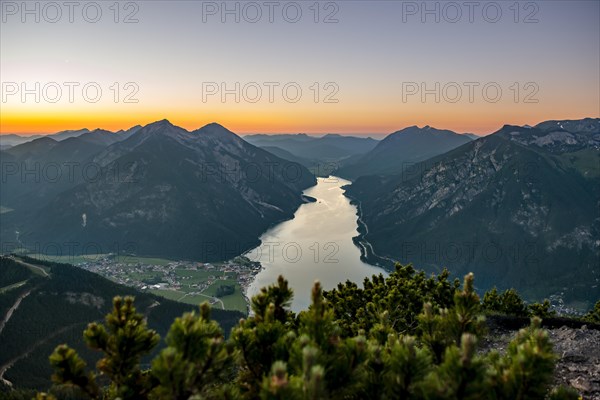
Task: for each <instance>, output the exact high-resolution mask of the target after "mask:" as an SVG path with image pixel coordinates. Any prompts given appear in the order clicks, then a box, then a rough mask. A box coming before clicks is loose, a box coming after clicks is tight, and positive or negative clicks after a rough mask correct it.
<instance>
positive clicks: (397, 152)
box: [337, 126, 473, 179]
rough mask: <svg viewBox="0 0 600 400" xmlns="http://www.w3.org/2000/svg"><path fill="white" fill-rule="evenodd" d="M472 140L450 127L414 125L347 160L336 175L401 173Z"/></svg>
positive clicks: (352, 176)
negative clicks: (415, 164)
mask: <svg viewBox="0 0 600 400" xmlns="http://www.w3.org/2000/svg"><path fill="white" fill-rule="evenodd" d="M471 140H473V139H472V138H471V137H470V136H467V135H459V134H457V133H454V132H452V131H448V130H439V129H435V128H432V127H429V126H426V127H424V128H419V127H417V126H411V127H409V128H405V129H402V130H400V131H398V132H394V133H392V134H390V135H389V136H387V137H386V138H385V139H383V140H382V141H381V142H379V144H377V146H376V147H375V148H374V149H373V150H371V151H369V152H368V153H366V154H365V155H363V156H362V157H354V158H352V159H349V160H347V161H346V162H344V163H343V164H342V167H341V168H340V170H339V171H338V172H337V174H338V175H339V176H341V177H343V178H348V179H356V178H357V177H359V176H365V175H378V174H395V173H400V172H401V171H402V169H403V168H410V165H411V164H413V163H416V162H419V161H424V160H427V159H428V158H431V157H434V156H436V155H438V154H443V153H445V152H447V151H450V150H452V149H454V148H456V147H458V146H461V145H463V144H465V143H468V142H470V141H471Z"/></svg>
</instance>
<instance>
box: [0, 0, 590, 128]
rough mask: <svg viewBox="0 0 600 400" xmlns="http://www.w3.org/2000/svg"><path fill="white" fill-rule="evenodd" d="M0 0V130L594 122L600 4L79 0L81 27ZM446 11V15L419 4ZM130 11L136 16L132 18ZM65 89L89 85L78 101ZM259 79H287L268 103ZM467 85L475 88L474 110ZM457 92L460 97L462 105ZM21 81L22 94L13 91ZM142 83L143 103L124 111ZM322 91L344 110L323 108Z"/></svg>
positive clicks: (50, 12) (76, 19)
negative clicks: (225, 91)
mask: <svg viewBox="0 0 600 400" xmlns="http://www.w3.org/2000/svg"><path fill="white" fill-rule="evenodd" d="M0 3H1V9H2V21H1V26H0V56H1V57H0V58H1V60H0V74H1V81H2V91H3V92H2V103H1V104H0V106H1V113H0V132H1V133H3V134H6V133H22V134H32V133H50V132H56V131H60V130H65V129H78V128H83V127H86V128H90V129H92V128H104V129H110V130H118V129H126V128H128V127H131V126H133V125H136V124H142V125H143V124H146V123H149V122H152V121H156V120H160V119H163V118H167V119H169V120H170V121H171V122H172V123H174V124H176V125H180V126H182V127H184V128H188V129H195V128H198V127H200V126H202V125H204V124H206V123H209V122H213V121H214V122H219V123H221V124H223V125H225V126H226V127H228V128H229V129H231V130H233V131H234V132H237V133H242V134H243V133H253V132H257V133H258V132H268V133H275V132H279V133H284V132H285V133H297V132H306V133H329V132H337V133H354V134H356V133H364V134H369V133H389V132H393V131H396V130H398V129H401V128H403V127H406V126H409V125H420V126H422V125H431V126H435V127H437V128H444V129H452V130H455V131H458V132H474V133H478V134H487V133H491V132H493V131H495V130H497V129H498V128H500V127H501V126H502V125H504V124H518V125H523V124H535V123H538V122H540V121H543V120H548V119H576V118H583V117H598V116H599V115H600V27H599V21H600V1H597V0H592V1H537V2H526V1H524V2H518V3H517V6H515V2H514V1H498V2H477V3H478V6H476V7H475V8H474V9H473V13H472V15H470V9H469V8H468V7H467V6H465V5H464V4H465V2H462V1H458V2H456V3H453V4H456V5H458V6H459V8H458V9H460V12H461V14H462V15H461V16H459V15H458V14H457V10H458V9H457V8H456V7H453V6H448V5H447V4H448V2H435V1H429V2H425V3H423V2H420V1H419V2H414V3H413V2H402V1H338V2H319V3H318V4H317V6H315V2H314V1H307V2H297V3H294V4H291V5H290V4H289V3H290V2H272V4H273V5H272V7H273V8H271V9H270V8H269V7H267V6H265V2H264V1H258V2H256V3H253V4H252V5H250V6H249V5H248V2H235V1H228V2H226V3H223V2H221V1H219V2H202V1H169V2H166V1H138V2H129V3H128V2H121V3H119V7H118V8H119V11H120V12H119V15H118V16H116V15H115V10H114V2H113V1H106V2H102V1H99V2H98V3H97V4H100V10H101V11H102V15H101V17H96V11H97V9H96V8H95V6H90V5H89V4H88V3H91V2H85V1H84V2H80V3H78V4H79V6H78V7H76V8H75V9H74V11H73V22H70V21H69V19H70V16H69V15H68V11H69V10H68V9H67V8H66V7H61V8H62V9H61V12H62V17H60V18H58V17H57V14H56V10H55V9H53V8H51V7H48V8H46V9H45V10H44V9H43V8H44V5H45V2H27V3H26V7H28V9H30V10H35V7H36V3H38V5H37V7H39V14H40V15H39V17H40V21H39V22H36V21H35V18H36V15H35V12H34V14H24V13H23V11H24V10H23V9H22V7H23V5H22V2H21V1H18V2H11V1H4V0H2V1H1V2H0ZM57 3H58V4H59V5H60V4H62V3H63V2H62V1H59V2H57ZM225 4H226V5H225ZM424 4H426V5H424ZM436 4H437V7H439V8H438V9H439V22H436V20H435V19H436V15H435V13H429V14H425V15H424V14H423V11H424V10H423V9H422V8H423V7H428V9H429V10H435V8H436ZM255 5H258V6H259V7H258V8H257V7H255ZM296 5H298V6H299V7H297V6H296ZM111 7H112V8H111ZM224 7H228V9H231V10H234V9H235V8H236V7H237V8H238V10H239V22H236V21H235V19H236V15H235V14H226V15H224V16H223V15H222V9H223V8H224ZM415 7H416V10H415ZM83 8H86V10H87V11H86V13H84V11H83ZM258 9H260V10H261V13H262V17H260V18H258V15H257V14H256V12H257V10H258ZM284 9H285V12H284ZM316 9H318V10H319V13H318V15H316V14H315V11H316ZM298 10H301V12H302V16H298V14H296V13H297V11H298ZM498 10H500V12H501V13H502V14H501V15H498V14H497V12H498ZM517 10H518V13H517ZM269 11H273V14H272V16H271V15H269ZM132 13H133V15H132V16H131V18H130V19H131V20H136V19H137V20H138V22H133V23H124V20H125V19H126V18H127V16H128V15H130V14H132ZM115 17H117V20H118V21H119V22H118V23H116V22H115ZM223 17H225V18H226V20H225V22H223V21H222V18H223ZM271 17H272V19H273V22H271V21H270V18H271ZM22 18H25V22H23V21H22ZM98 18H99V20H98V22H95V23H92V22H89V21H91V20H94V19H98ZM315 18H316V20H317V21H318V22H315ZM422 18H425V22H423V20H422ZM53 19H57V22H55V23H53V22H51V21H52V20H53ZM86 19H87V20H86ZM471 19H472V21H471ZM252 20H256V22H252ZM294 20H298V21H297V22H295V23H294V22H292V21H294ZM325 20H328V21H329V23H325ZM335 20H337V22H335ZM494 20H495V21H496V22H493V21H494ZM515 20H516V21H515ZM452 21H456V22H452ZM536 21H537V22H536ZM36 82H39V83H40V92H42V88H43V86H44V85H46V84H48V83H50V82H56V83H57V84H58V86H60V88H61V90H62V95H61V97H60V98H59V100H58V101H57V102H56V103H52V102H50V101H47V100H52V99H53V98H54V97H56V95H57V94H56V93H55V92H54V87H53V86H52V85H51V86H47V89H48V92H47V93H45V95H44V93H40V99H39V100H40V101H39V102H36V99H35V96H34V95H33V94H30V95H27V96H26V97H25V99H23V98H22V97H21V92H20V91H21V86H22V85H23V84H25V85H26V87H27V88H30V89H32V88H35V84H36ZM64 82H75V83H77V84H79V86H78V87H75V88H74V98H73V101H72V102H70V101H69V100H70V99H69V98H68V97H69V96H68V87H67V86H65V85H64ZM236 82H239V83H240V92H241V89H242V88H243V87H244V85H246V84H248V83H251V82H256V83H257V84H258V86H259V87H260V88H261V90H262V98H261V99H260V100H259V101H257V102H251V101H249V100H254V97H255V95H256V92H255V86H256V85H250V86H247V88H248V92H246V95H247V96H244V93H240V101H239V102H236V101H235V100H236V99H235V96H234V95H233V94H231V95H227V96H226V98H225V101H223V100H222V98H221V95H220V93H217V94H216V95H207V94H206V89H209V88H210V89H214V88H215V86H214V85H215V84H216V85H217V86H221V85H225V86H226V87H228V88H229V89H234V88H235V85H236ZM265 82H273V83H277V84H278V85H279V86H276V87H274V96H273V99H272V100H273V101H272V102H271V101H270V99H269V87H268V86H265V84H264V83H265ZM315 82H316V83H317V86H313V85H314V83H315ZM436 82H439V84H440V93H439V94H440V99H439V100H440V101H439V102H436V101H435V96H434V94H430V95H427V96H426V97H425V99H424V101H423V99H422V98H421V95H420V93H417V94H414V95H407V92H406V90H407V89H413V90H414V88H415V86H414V84H416V85H417V87H419V86H421V85H425V86H426V87H427V88H429V89H434V88H435V85H436ZM451 82H455V83H456V84H450V85H448V84H449V83H451ZM465 82H472V83H473V84H472V85H475V86H473V87H474V92H473V98H472V101H470V99H469V86H466V85H465ZM87 83H94V84H95V85H97V86H99V87H100V88H101V89H102V95H101V96H100V99H99V101H98V102H96V103H92V102H89V101H86V100H85V99H84V97H83V94H82V86H83V85H85V84H87ZM114 83H117V86H116V87H118V88H119V98H118V99H117V102H115V98H114V95H115V90H114V88H116V87H115V86H113V85H114ZM127 83H132V85H130V86H127V87H125V85H126V84H127ZM290 83H293V85H289V86H290V87H291V89H289V91H288V95H289V94H290V93H291V95H290V97H294V96H295V89H294V87H300V88H301V89H302V95H301V96H300V98H299V100H298V101H297V102H295V103H292V102H290V101H286V99H285V97H284V95H283V93H282V88H283V86H284V85H286V84H290ZM515 83H516V84H517V85H516V86H515ZM327 84H329V85H327ZM486 84H488V90H489V92H488V93H487V94H488V97H490V98H493V97H494V96H495V88H496V87H500V88H501V90H502V95H501V97H500V98H499V100H498V101H497V102H491V101H489V100H486V99H485V96H484V93H483V86H484V85H486ZM444 85H446V88H447V92H446V93H442V88H443V87H444ZM456 86H458V87H460V89H461V90H462V98H461V99H460V100H458V101H456V102H452V101H451V100H455V99H456V95H457V93H456V91H455V89H456ZM15 87H18V90H19V92H18V93H16V94H11V93H12V92H14V90H15ZM111 87H113V89H112V90H111V89H110V88H111ZM316 87H319V98H318V101H317V102H315V98H314V96H315V91H316ZM517 87H519V92H518V93H516V88H517ZM136 88H137V89H139V91H137V93H135V94H134V95H133V99H136V100H138V102H137V103H125V102H124V97H125V95H126V94H128V93H132V92H133V91H134V89H136ZM311 88H312V89H311ZM203 90H204V92H203ZM219 90H220V89H219ZM419 90H420V88H419ZM90 91H91V92H92V91H93V90H92V89H90ZM336 91H337V93H335V94H333V93H334V92H336ZM327 94H332V97H331V99H333V100H337V102H333V103H329V102H325V101H324V100H325V96H326V95H327ZM444 94H445V95H446V96H444ZM92 96H93V93H92ZM515 96H517V98H515ZM532 100H533V101H535V100H537V102H528V101H532Z"/></svg>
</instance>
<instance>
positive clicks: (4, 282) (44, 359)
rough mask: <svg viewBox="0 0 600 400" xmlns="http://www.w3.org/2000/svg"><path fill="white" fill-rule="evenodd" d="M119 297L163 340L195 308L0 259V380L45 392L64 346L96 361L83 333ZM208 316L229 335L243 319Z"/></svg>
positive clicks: (56, 268)
mask: <svg viewBox="0 0 600 400" xmlns="http://www.w3.org/2000/svg"><path fill="white" fill-rule="evenodd" d="M15 283H16V284H15ZM117 295H120V296H125V295H132V296H135V297H136V302H135V304H136V307H137V308H138V311H140V312H142V313H143V314H145V315H146V317H147V318H148V323H149V325H150V327H151V328H153V329H155V330H157V331H158V333H159V334H160V335H161V337H162V338H163V339H164V337H165V335H166V332H167V330H168V328H169V326H170V324H171V323H172V322H173V319H174V318H175V317H178V316H180V315H182V314H183V313H184V312H186V311H190V310H192V309H194V307H192V306H189V305H185V304H182V303H177V302H173V301H170V300H167V299H165V298H162V297H157V296H154V295H152V294H148V293H142V292H138V291H136V290H135V289H132V288H129V287H125V286H121V285H118V284H116V283H114V282H111V281H109V280H107V279H105V278H102V277H101V276H99V275H96V274H93V273H91V272H88V271H85V270H83V269H80V268H76V267H73V266H71V265H67V264H54V263H46V262H41V261H37V260H31V259H24V260H20V259H15V258H9V257H0V348H1V349H2V351H1V352H0V378H1V379H2V380H3V381H4V383H5V384H6V383H7V381H8V382H9V383H10V384H12V385H13V386H16V387H20V388H38V389H46V388H48V387H49V386H50V384H51V382H50V375H51V373H52V370H51V368H50V365H49V363H48V356H49V355H50V354H51V353H52V351H53V350H54V348H55V347H56V346H57V345H59V344H62V343H69V344H70V345H73V347H75V348H76V349H78V351H82V352H83V353H84V354H86V358H87V359H89V360H96V359H97V358H98V354H97V353H95V352H91V351H90V350H88V349H87V348H86V346H85V345H84V343H83V338H82V334H81V333H82V331H83V330H84V329H85V327H86V326H87V324H88V323H90V322H93V321H102V319H103V318H104V315H106V313H108V312H109V311H110V310H111V308H112V298H113V297H114V296H117ZM9 310H12V312H10V313H9ZM211 314H212V316H213V317H214V318H215V319H216V320H218V321H220V323H221V325H222V326H224V330H225V332H227V333H229V330H230V329H231V327H232V326H233V325H234V324H235V323H237V321H238V320H239V318H240V317H242V314H241V313H238V312H234V311H223V310H218V309H214V310H212V313H211ZM161 347H162V344H161ZM88 357H89V358H88ZM0 382H2V381H0ZM0 397H1V395H0Z"/></svg>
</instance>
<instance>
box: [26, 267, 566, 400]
mask: <svg viewBox="0 0 600 400" xmlns="http://www.w3.org/2000/svg"><path fill="white" fill-rule="evenodd" d="M364 286H365V287H364V288H358V287H357V286H356V285H355V284H353V283H351V282H347V283H345V284H340V285H339V286H338V288H337V289H335V290H333V291H331V292H327V293H323V291H322V289H321V287H320V285H319V284H318V283H316V284H315V286H314V288H313V292H312V305H311V306H310V308H309V309H308V310H307V311H303V312H301V313H299V314H298V315H295V314H294V313H293V312H291V311H290V310H289V307H288V306H289V304H290V300H291V298H292V291H291V289H290V288H289V287H288V283H287V281H285V280H284V279H283V278H281V277H280V279H279V281H278V283H277V284H276V285H273V286H270V287H268V288H264V289H263V290H262V291H261V293H260V294H259V295H257V296H256V297H254V298H253V299H252V311H253V314H252V315H251V316H250V317H249V318H247V319H244V320H241V321H240V322H239V324H238V325H237V326H236V327H234V328H233V330H232V332H231V335H230V337H229V338H228V339H225V336H224V332H223V330H222V329H221V328H220V327H219V325H218V324H217V323H216V322H215V321H212V320H211V318H210V309H209V306H208V305H207V304H202V305H201V306H200V309H199V311H196V312H190V313H186V314H184V315H183V316H182V317H180V318H177V319H176V320H175V322H174V323H173V325H172V326H171V328H170V331H169V333H168V335H167V337H166V348H164V349H163V350H162V351H161V352H160V353H159V355H158V356H157V357H156V358H154V360H153V361H152V364H151V368H149V369H144V368H142V366H141V365H140V360H142V357H143V356H144V355H146V354H148V353H150V352H151V351H152V349H153V348H154V347H155V346H157V344H158V343H159V340H160V338H159V336H158V334H157V333H156V332H154V331H152V330H150V329H149V328H148V327H147V325H146V321H145V320H144V318H143V316H142V315H140V314H138V313H137V312H136V310H135V308H134V304H133V303H134V300H133V298H132V297H126V298H121V297H116V298H115V299H114V304H113V310H112V312H111V313H110V314H108V315H107V316H106V319H105V323H104V324H99V323H92V324H90V325H89V326H88V328H87V329H86V330H85V332H84V339H85V341H86V343H87V345H88V346H89V347H90V348H92V349H94V350H97V351H99V352H101V354H102V358H101V359H100V360H99V361H98V363H97V364H96V371H91V370H90V369H89V368H88V366H87V365H86V363H85V362H84V360H83V359H82V358H81V357H80V356H79V355H78V354H77V352H76V351H75V350H73V349H72V348H70V347H68V346H67V345H61V346H58V347H57V348H56V350H55V351H54V353H53V354H52V355H51V357H50V363H51V364H52V366H53V368H54V375H53V377H52V379H53V381H54V382H55V384H56V386H55V387H54V388H53V389H52V390H51V392H50V393H48V394H46V393H42V394H38V396H37V397H38V399H52V398H55V397H58V398H66V397H69V396H73V397H83V398H92V399H116V398H120V399H124V400H126V399H259V398H260V399H286V400H287V399H365V398H369V399H510V400H514V399H545V398H550V399H577V398H578V396H577V394H576V393H575V392H574V391H572V390H570V389H566V388H559V389H556V390H553V391H551V390H550V386H551V382H552V374H553V369H554V362H555V355H554V354H553V352H552V345H551V343H550V340H549V338H548V335H547V333H546V332H545V331H544V330H543V329H541V327H540V319H539V318H538V317H534V318H532V320H531V325H530V326H529V327H528V328H526V329H523V330H521V331H520V332H519V333H518V334H517V335H516V337H515V338H514V339H513V340H512V342H511V343H510V345H509V346H508V348H507V350H506V352H505V354H499V353H498V352H496V351H491V352H489V353H487V354H479V353H478V352H477V351H476V350H477V343H478V341H479V339H480V338H481V337H482V335H483V334H484V326H485V325H484V317H483V315H482V311H483V308H482V303H481V302H480V299H479V297H478V296H477V294H476V293H475V291H474V289H473V275H471V274H470V275H467V276H466V277H465V281H464V284H463V285H462V287H461V286H460V285H459V284H458V282H456V281H454V282H450V281H449V280H448V275H447V274H446V273H444V274H442V275H440V276H438V277H430V278H427V277H425V275H424V274H423V273H422V272H416V271H415V270H414V269H413V268H412V267H410V266H407V267H404V266H400V265H398V266H397V267H396V271H395V272H393V273H392V274H391V275H390V276H389V277H388V278H387V279H386V278H383V277H382V276H374V277H373V278H372V280H368V279H367V280H365V285H364ZM484 303H485V302H484Z"/></svg>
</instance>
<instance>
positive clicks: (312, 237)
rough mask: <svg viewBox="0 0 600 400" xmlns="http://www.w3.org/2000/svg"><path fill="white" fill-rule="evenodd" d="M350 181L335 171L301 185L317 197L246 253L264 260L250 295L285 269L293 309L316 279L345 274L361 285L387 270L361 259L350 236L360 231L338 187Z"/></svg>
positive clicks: (327, 282) (330, 284)
mask: <svg viewBox="0 0 600 400" xmlns="http://www.w3.org/2000/svg"><path fill="white" fill-rule="evenodd" d="M350 183H351V182H350V181H347V180H344V179H341V178H337V177H329V178H318V182H317V184H316V185H315V186H313V187H311V188H309V189H307V190H305V191H304V194H305V195H307V196H310V197H313V198H315V199H316V200H317V201H316V202H314V203H306V204H303V205H301V206H300V207H299V208H298V210H297V211H296V213H295V214H294V219H292V220H289V221H285V222H282V223H280V224H278V225H276V226H274V227H273V228H271V229H269V230H268V231H267V232H265V233H264V234H263V235H262V236H261V238H260V239H261V242H262V244H261V245H260V246H259V247H257V248H255V249H253V250H251V251H250V252H248V253H247V254H246V256H247V257H248V258H250V259H251V260H253V261H260V262H261V264H262V266H263V269H262V271H261V272H260V273H259V274H258V275H257V276H256V278H255V280H254V282H253V283H252V284H251V285H250V286H249V287H248V290H247V295H248V297H252V296H253V295H255V294H257V293H258V292H259V291H260V288H262V287H264V286H267V285H270V284H273V283H274V282H276V281H277V277H278V276H279V275H283V276H284V278H286V279H287V280H288V281H289V283H290V287H291V288H292V289H293V290H294V300H293V302H292V309H293V310H294V311H300V310H303V309H306V308H307V307H308V306H309V305H310V292H311V289H312V286H313V283H314V281H315V280H319V281H320V282H321V285H322V286H323V287H324V288H325V289H326V290H327V289H332V288H334V287H336V286H337V284H338V283H339V282H345V281H346V280H351V281H354V282H356V283H358V284H359V285H360V286H362V281H363V279H364V278H365V277H370V276H371V275H373V274H379V273H383V274H384V275H387V273H386V272H385V271H384V270H383V269H382V268H379V267H375V266H372V265H369V264H366V263H364V262H362V261H361V260H360V250H359V249H358V247H356V246H355V245H354V243H353V242H352V238H353V237H354V236H357V235H358V231H357V215H356V207H355V206H353V205H352V204H350V200H349V199H348V198H347V197H345V196H344V190H343V189H342V186H344V185H347V184H350Z"/></svg>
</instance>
